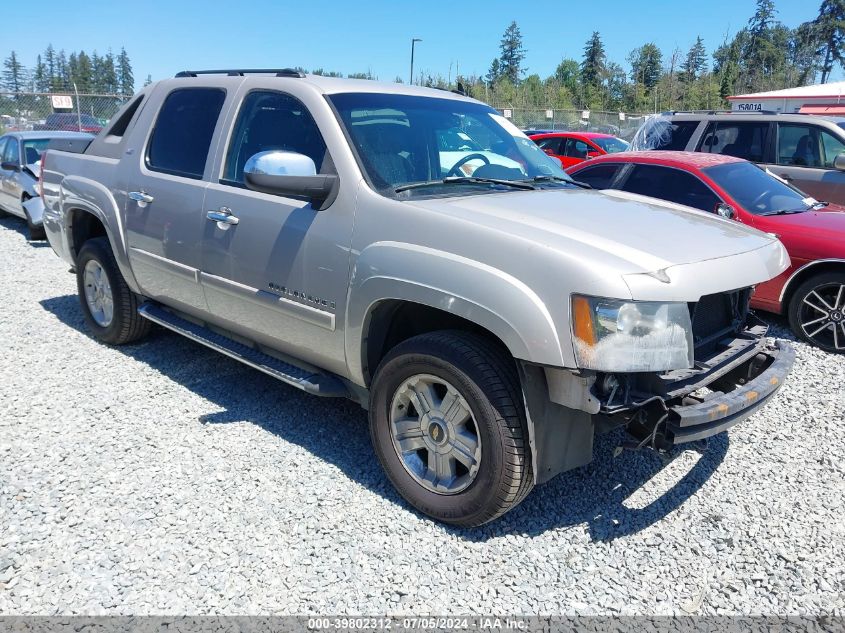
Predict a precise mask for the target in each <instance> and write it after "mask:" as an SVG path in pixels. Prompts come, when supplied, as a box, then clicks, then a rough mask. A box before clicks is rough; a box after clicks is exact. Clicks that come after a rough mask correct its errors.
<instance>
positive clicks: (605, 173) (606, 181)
mask: <svg viewBox="0 0 845 633" xmlns="http://www.w3.org/2000/svg"><path fill="white" fill-rule="evenodd" d="M617 171H619V165H596V166H595V167H587V168H586V169H582V170H581V171H579V172H578V173H576V174H572V177H573V178H574V179H575V180H577V181H579V182H585V183H587V184H588V185H590V186H591V187H592V188H593V189H608V188H609V187H610V183H612V182H613V179H614V178H615V177H616V172H617Z"/></svg>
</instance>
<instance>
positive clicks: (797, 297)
mask: <svg viewBox="0 0 845 633" xmlns="http://www.w3.org/2000/svg"><path fill="white" fill-rule="evenodd" d="M840 290H841V294H840ZM805 299H806V300H809V301H810V302H811V303H813V304H814V305H816V306H818V307H820V308H823V309H824V310H825V311H827V313H828V315H827V320H826V321H819V322H817V323H814V324H813V325H811V326H808V325H807V324H808V323H810V322H812V321H813V320H814V319H823V318H825V317H824V312H822V311H821V310H818V309H816V308H813V307H810V306H809V305H808V304H806V303H805ZM837 299H838V303H837V302H836V300H837ZM822 300H824V301H822ZM825 304H827V305H825ZM829 306H833V309H832V310H830V309H828V308H829ZM787 316H788V317H789V326H790V328H792V331H793V332H794V333H795V335H796V336H797V337H798V338H799V339H801V340H802V341H805V342H807V343H809V344H810V345H815V346H816V347H819V348H821V349H823V350H825V351H827V352H833V353H838V354H842V353H845V272H842V271H834V272H827V273H821V274H819V275H816V276H814V277H810V278H809V279H807V280H806V281H805V282H804V283H802V284H801V285H800V286H798V288H796V290H795V292H794V293H793V294H792V298H791V299H790V300H789V306H788V308H787ZM826 323H827V324H828V326H827V328H825V329H824V330H822V331H821V332H817V331H816V330H818V328H819V327H822V326H824V325H825V324H826ZM831 326H833V328H835V329H836V334H835V336H834V332H833V329H832V328H831ZM811 334H812V335H813V336H810V335H811ZM837 345H838V348H837Z"/></svg>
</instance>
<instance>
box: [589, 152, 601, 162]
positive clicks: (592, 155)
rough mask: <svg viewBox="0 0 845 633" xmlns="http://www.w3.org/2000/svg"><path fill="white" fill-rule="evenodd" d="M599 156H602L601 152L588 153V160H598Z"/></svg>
mask: <svg viewBox="0 0 845 633" xmlns="http://www.w3.org/2000/svg"><path fill="white" fill-rule="evenodd" d="M599 156H601V152H594V151H592V150H591V151H589V152H587V160H590V159H591V158H598V157H599Z"/></svg>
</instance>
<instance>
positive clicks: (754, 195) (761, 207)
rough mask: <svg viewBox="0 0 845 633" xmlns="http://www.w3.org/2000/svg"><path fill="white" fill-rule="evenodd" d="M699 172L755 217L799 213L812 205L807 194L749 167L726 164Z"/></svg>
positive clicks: (744, 164)
mask: <svg viewBox="0 0 845 633" xmlns="http://www.w3.org/2000/svg"><path fill="white" fill-rule="evenodd" d="M702 171H704V173H705V174H707V175H708V176H710V178H712V179H713V180H714V181H715V182H716V184H718V185H719V186H720V187H722V188H724V189H725V191H727V192H728V193H729V194H730V195H731V197H733V199H734V200H736V201H737V202H738V203H739V204H740V205H742V208H743V209H745V210H746V211H748V212H749V213H754V214H755V215H773V214H776V213H780V212H785V213H800V212H802V211H807V210H809V209H811V208H812V206H813V204H815V200H813V199H812V198H808V197H807V195H806V194H804V193H802V192H800V191H798V190H797V189H795V188H793V187H790V186H789V185H787V184H786V183H784V182H783V181H781V180H779V179H778V178H776V177H775V176H773V175H772V174H770V173H768V172H767V171H765V170H763V169H761V168H760V167H757V166H756V165H754V164H752V163H747V162H745V161H743V162H741V163H726V164H724V165H717V166H714V167H707V168H705V169H703V170H702Z"/></svg>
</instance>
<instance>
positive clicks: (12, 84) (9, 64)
mask: <svg viewBox="0 0 845 633" xmlns="http://www.w3.org/2000/svg"><path fill="white" fill-rule="evenodd" d="M25 86H26V70H25V69H24V67H23V64H21V63H20V60H18V55H17V53H15V51H12V52H11V54H10V55H9V56H8V57H7V58H6V60H5V61H4V62H3V88H5V89H6V90H8V91H9V92H23V90H24V88H25Z"/></svg>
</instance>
